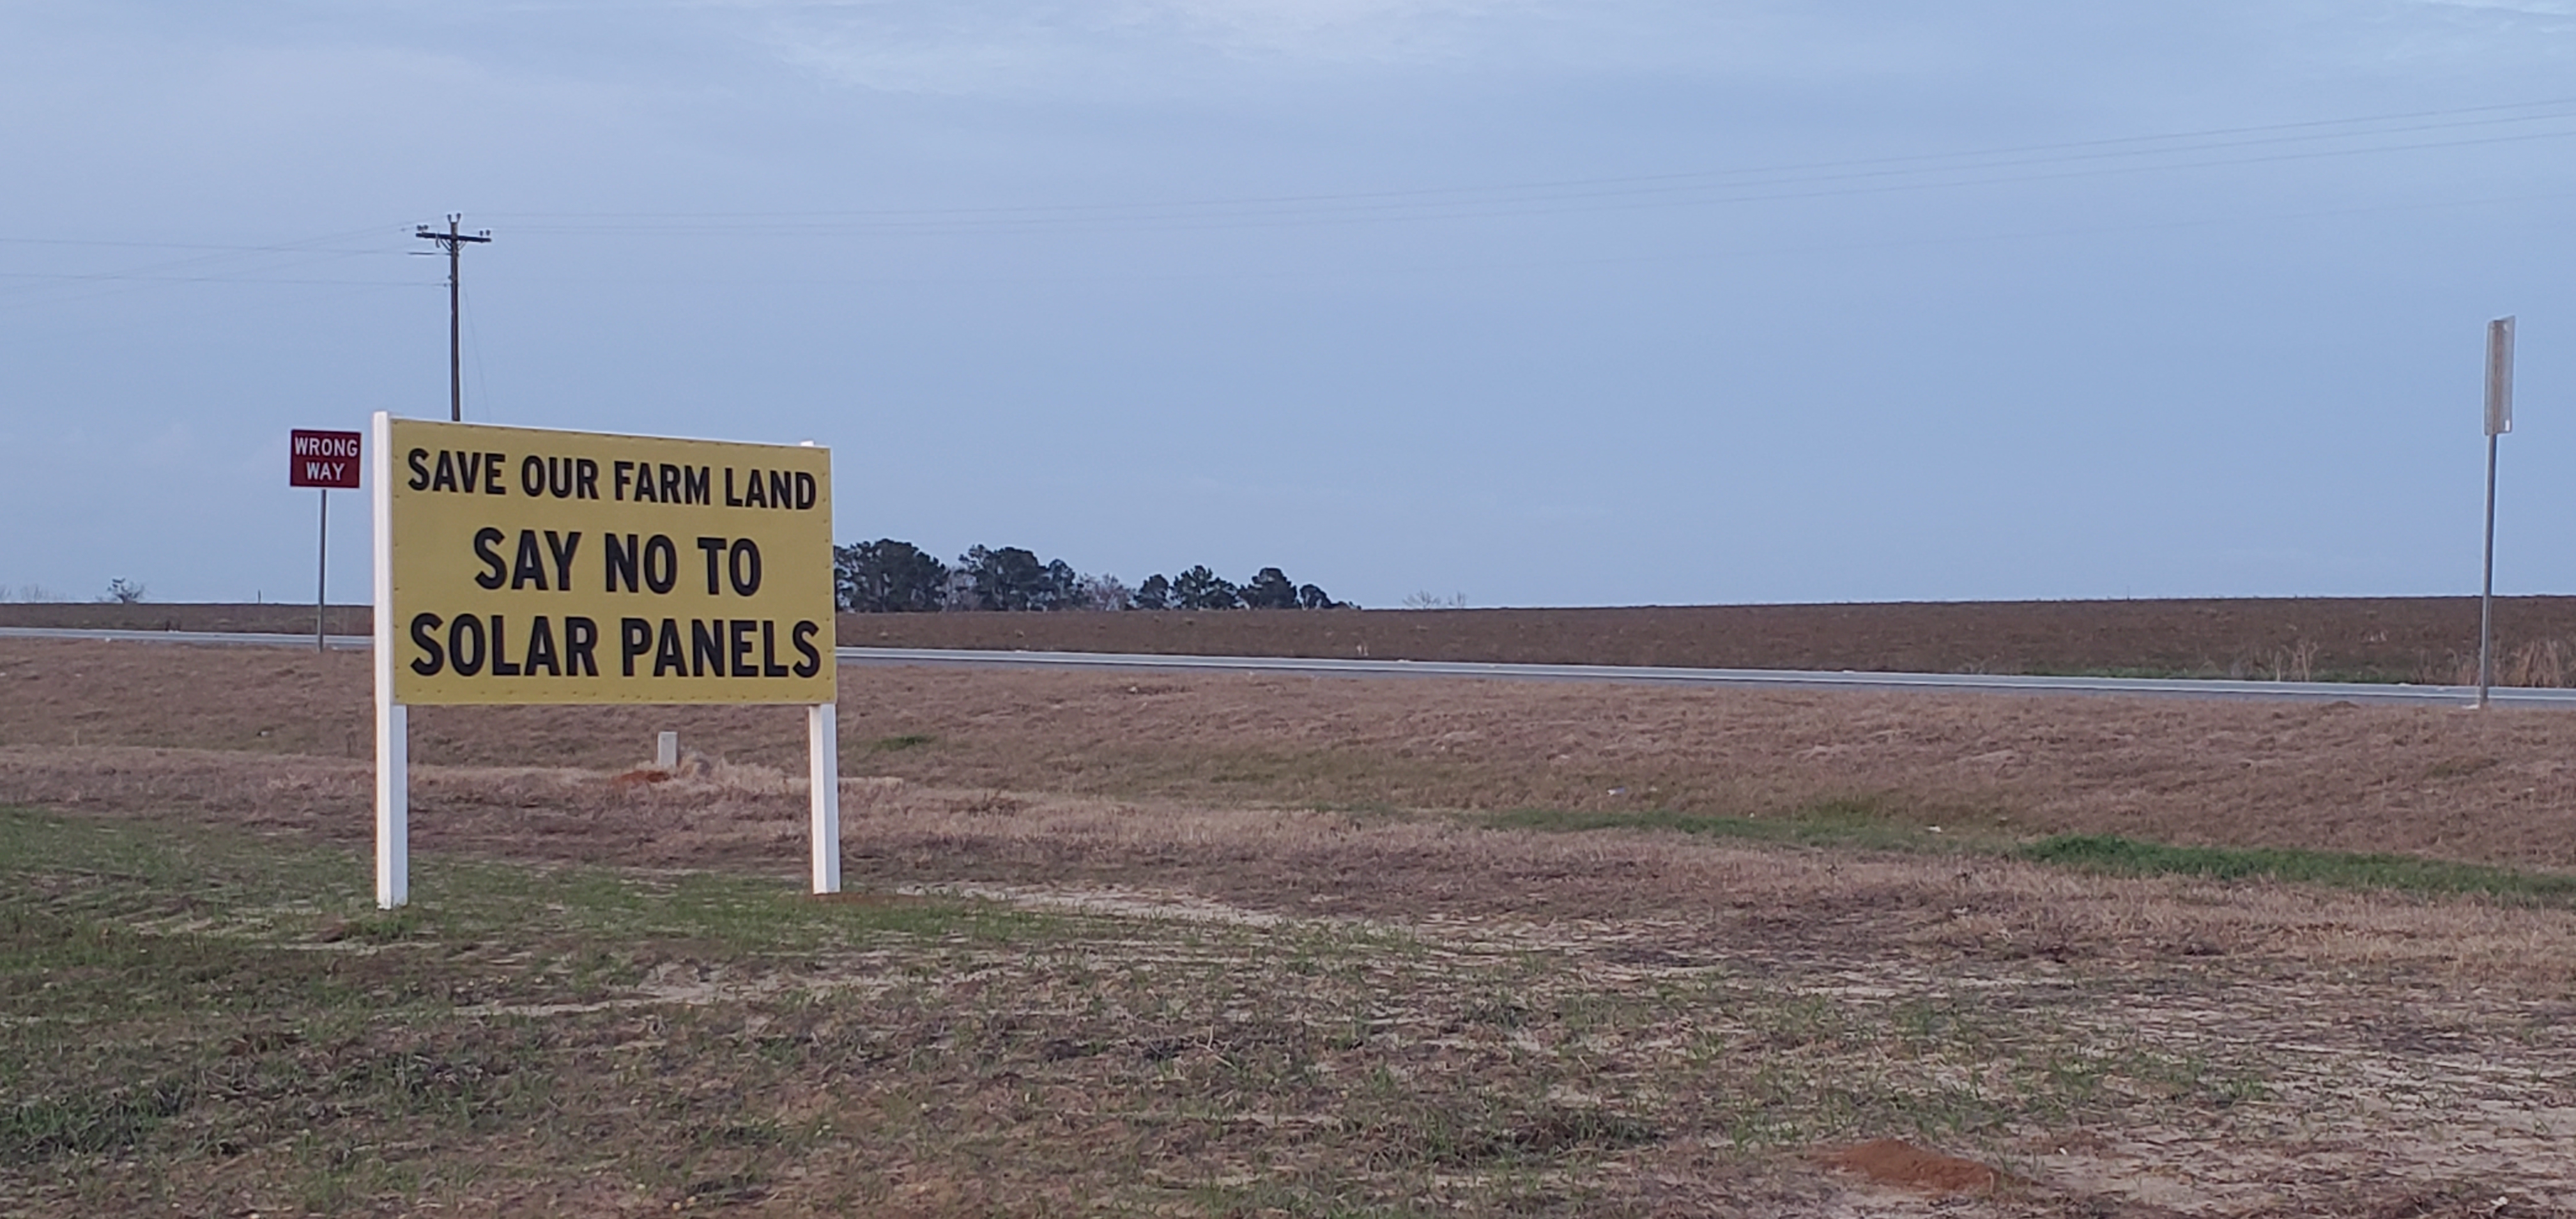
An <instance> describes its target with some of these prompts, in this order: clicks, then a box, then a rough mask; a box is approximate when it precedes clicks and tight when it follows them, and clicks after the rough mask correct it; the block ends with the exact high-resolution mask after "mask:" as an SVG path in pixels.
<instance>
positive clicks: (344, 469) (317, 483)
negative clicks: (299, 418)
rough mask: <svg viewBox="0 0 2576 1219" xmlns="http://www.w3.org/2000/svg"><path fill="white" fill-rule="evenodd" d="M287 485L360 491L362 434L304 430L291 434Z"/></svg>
mask: <svg viewBox="0 0 2576 1219" xmlns="http://www.w3.org/2000/svg"><path fill="white" fill-rule="evenodd" d="M286 485H288V486H290V487H325V488H328V489H330V490H333V491H355V490H357V489H358V433H356V432H315V431H308V430H306V429H304V428H297V429H295V430H294V431H293V432H290V433H288V438H287V469H286Z"/></svg>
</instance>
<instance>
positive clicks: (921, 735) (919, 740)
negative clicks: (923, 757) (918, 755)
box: [868, 732, 939, 753]
mask: <svg viewBox="0 0 2576 1219" xmlns="http://www.w3.org/2000/svg"><path fill="white" fill-rule="evenodd" d="M938 739H939V738H938V737H935V736H932V735H930V734H929V733H927V732H906V733H903V734H901V735H899V736H881V737H878V738H877V739H875V740H873V741H870V742H868V748H869V749H871V750H873V751H875V752H877V753H901V752H903V751H904V750H907V749H919V748H921V747H922V746H924V745H928V744H931V743H933V742H935V741H937V740H938Z"/></svg>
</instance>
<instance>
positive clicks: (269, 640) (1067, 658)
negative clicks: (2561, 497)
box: [0, 627, 2576, 709]
mask: <svg viewBox="0 0 2576 1219" xmlns="http://www.w3.org/2000/svg"><path fill="white" fill-rule="evenodd" d="M0 639H97V640H111V641H118V642H127V643H185V644H206V645H214V646H231V647H302V648H309V647H312V646H313V637H312V636H311V635H266V634H250V633H237V632H230V631H84V630H60V629H52V628H44V627H0ZM370 642H371V641H370V640H369V639H368V637H367V636H364V635H333V636H330V637H329V645H330V646H331V647H332V648H334V649H341V650H351V651H359V650H364V649H366V648H367V647H368V646H369V645H370ZM837 654H838V656H839V657H840V661H841V663H843V664H849V665H959V666H969V667H977V668H1018V669H1110V670H1118V669H1125V670H1131V671H1135V672H1161V673H1171V672H1215V673H1279V674H1303V675H1308V676H1316V677H1449V678H1460V677H1465V678H1482V679H1500V680H1507V681H1608V682H1639V683H1649V684H1654V685H1676V686H1727V687H1737V688H1759V689H1775V690H1779V689H1788V690H1871V691H1903V690H1919V691H1927V692H1932V693H1947V694H2114V695H2131V696H2136V695H2154V696H2162V697H2178V698H2223V699H2274V700H2286V701H2296V702H2326V701H2332V700H2337V699H2341V700H2346V701H2350V702H2356V703H2413V704H2418V705H2422V706H2433V707H2460V706H2467V705H2469V704H2471V703H2473V702H2475V701H2476V697H2477V691H2476V690H2474V689H2472V688H2470V687H2467V686H2406V685H2366V684H2363V683H2359V682H2328V681H2313V682H2307V681H2217V680H2207V681H2204V680H2197V679H2189V678H2149V677H2031V676H2021V675H2015V674H1998V673H1861V672H1853V671H1850V670H1843V671H1840V672H1821V671H1815V670H1803V669H1667V668H1654V667H1648V666H1639V665H1520V664H1480V663H1476V662H1473V661H1457V660H1314V659H1305V658H1299V657H1286V656H1141V655H1134V654H1126V653H1113V652H994V651H968V650H952V649H941V648H841V649H838V652H837ZM2494 701H2495V703H2496V704H2497V705H2499V706H2506V707H2561V708H2568V709H2576V690H2541V689H2522V688H2506V687H2498V688H2497V689H2496V690H2495V692H2494Z"/></svg>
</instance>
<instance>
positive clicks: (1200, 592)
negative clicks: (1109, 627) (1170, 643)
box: [832, 538, 1351, 614]
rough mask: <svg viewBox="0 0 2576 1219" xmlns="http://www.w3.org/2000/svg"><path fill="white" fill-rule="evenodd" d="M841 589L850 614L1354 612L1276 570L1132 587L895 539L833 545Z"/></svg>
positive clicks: (1203, 570)
mask: <svg viewBox="0 0 2576 1219" xmlns="http://www.w3.org/2000/svg"><path fill="white" fill-rule="evenodd" d="M832 587H833V591H834V594H835V595H836V596H837V597H838V599H839V601H840V606H841V609H842V610H843V611H845V612H849V613H859V614H910V613H930V612H933V611H936V610H950V609H955V610H1131V609H1138V610H1159V609H1183V610H1229V609H1349V608H1351V606H1350V605H1349V604H1348V603H1347V602H1341V601H1335V600H1333V598H1332V595H1331V594H1329V593H1326V592H1325V591H1324V590H1323V589H1321V588H1319V587H1317V586H1315V585H1312V584H1299V583H1297V582H1295V581H1293V580H1290V579H1289V578H1288V576H1287V573H1285V572H1282V571H1280V570H1279V569H1278V568H1276V567H1264V568H1262V569H1261V570H1260V571H1257V572H1254V573H1253V575H1252V578H1251V579H1249V580H1246V581H1244V582H1243V583H1241V584H1237V583H1235V582H1234V581H1232V580H1228V579H1226V578H1225V577H1223V576H1220V575H1218V574H1216V572H1214V571H1212V570H1210V569H1209V568H1208V566H1207V565H1206V564H1203V563H1202V564H1199V565H1197V566H1194V567H1191V568H1189V569H1187V570H1185V571H1183V572H1182V573H1181V574H1180V575H1178V576H1166V575H1164V574H1162V573H1161V572H1156V573H1154V574H1153V575H1150V576H1147V577H1145V580H1144V582H1143V583H1141V584H1137V585H1135V586H1133V587H1130V586H1129V585H1128V584H1127V582H1126V581H1124V580H1121V579H1119V578H1118V577H1116V576H1111V575H1085V574H1083V573H1081V572H1078V571H1075V570H1074V569H1073V567H1072V565H1070V564H1068V563H1066V562H1065V561H1064V560H1062V559H1052V560H1041V559H1040V558H1038V556H1037V555H1036V554H1035V553H1034V552H1032V551H1029V550H1026V549H1023V548H1021V547H1018V546H1004V547H1002V548H1000V549H998V550H995V549H990V548H987V547H984V546H974V547H970V548H969V549H968V550H967V551H966V553H964V554H962V555H959V556H957V561H956V562H954V563H947V562H943V561H941V560H940V559H939V557H938V556H936V555H933V554H931V553H930V552H928V551H926V550H923V549H922V548H920V547H918V546H915V545H913V544H912V543H910V542H898V541H896V540H895V539H893V538H879V539H877V540H876V541H873V542H856V543H852V544H850V545H847V546H835V547H833V548H832Z"/></svg>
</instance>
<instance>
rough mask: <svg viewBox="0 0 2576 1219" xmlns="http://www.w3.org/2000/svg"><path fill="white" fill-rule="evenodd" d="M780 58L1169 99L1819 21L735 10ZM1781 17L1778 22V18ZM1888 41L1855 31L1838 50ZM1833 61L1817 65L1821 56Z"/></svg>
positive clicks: (1516, 67) (1689, 14)
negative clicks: (1303, 78) (1254, 84)
mask: <svg viewBox="0 0 2576 1219" xmlns="http://www.w3.org/2000/svg"><path fill="white" fill-rule="evenodd" d="M739 7H740V9H741V11H743V12H745V13H748V14H752V15H753V16H754V17H755V20H756V22H757V24H758V26H759V27H760V33H759V35H758V36H759V37H760V38H761V39H762V40H763V41H764V42H765V43H766V44H767V45H768V46H770V47H771V48H772V50H773V52H774V53H775V54H776V55H778V56H779V57H780V58H782V59H784V60H786V61H787V62H789V63H792V64H795V65H797V66H799V67H801V68H804V69H807V70H811V71H814V72H817V73H819V74H821V75H823V76H825V77H827V78H830V79H833V80H836V81H839V82H842V83H845V84H850V85H855V86H859V87H863V88H869V89H877V90H883V91H888V92H918V93H934V94H967V93H1008V94H1029V93H1051V92H1065V91H1071V92H1079V93H1092V94H1100V93H1108V94H1164V93H1170V92H1175V91H1181V90H1184V89H1187V90H1196V89H1199V88H1203V87H1205V86H1207V85H1209V84H1228V83H1232V84H1241V83H1245V82H1248V81H1257V80H1261V79H1268V78H1274V77H1277V76H1281V75H1288V76H1295V75H1303V74H1312V73H1347V72H1352V71H1363V72H1364V71H1372V70H1391V71H1399V72H1423V71H1473V72H1494V71H1526V70H1568V69H1571V70H1597V69H1603V68H1612V69H1632V68H1640V67H1648V68H1652V67H1670V66H1682V65H1689V66H1695V67H1699V68H1703V69H1710V68H1714V69H1726V68H1742V67H1751V66H1755V65H1759V64H1762V63H1764V62H1767V61H1770V60H1772V59H1774V58H1776V56H1775V51H1776V44H1778V43H1780V42H1781V41H1782V40H1783V38H1784V37H1786V38H1788V39H1789V40H1791V41H1796V42H1801V43H1804V44H1807V45H1808V46H1809V47H1810V48H1811V49H1814V50H1825V49H1826V48H1828V47H1829V46H1832V45H1835V43H1836V41H1837V40H1831V39H1825V38H1818V37H1802V36H1799V30H1800V27H1802V26H1807V27H1812V26H1814V25H1815V24H1816V23H1815V22H1813V21H1811V20H1809V19H1808V18H1805V17H1801V16H1796V15H1794V14H1792V13H1791V12H1790V10H1788V9H1785V8H1784V9H1781V10H1779V11H1778V12H1773V11H1771V8H1772V6H1770V5H1768V4H1767V3H1727V4H1675V3H1670V2H1669V0H1591V2H1590V3H1583V4H1577V3H1572V2H1570V0H1109V2H1106V3H1099V4H1065V3H1052V2H1049V0H998V2H988V3H982V4H918V3H911V2H909V0H847V2H838V3H816V2H797V0H744V2H743V3H741V4H740V6H739ZM1784 14H1785V15H1784ZM1886 40H1887V38H1886V35H1885V33H1884V32H1883V31H1882V32H1880V33H1868V32H1861V33H1859V35H1858V36H1857V37H1851V38H1846V39H1841V40H1839V45H1841V46H1842V47H1844V48H1850V47H1854V46H1859V47H1866V46H1869V45H1871V44H1875V43H1883V42H1885V41H1886ZM1831 57H1832V55H1831V53H1828V54H1827V55H1826V58H1831Z"/></svg>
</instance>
